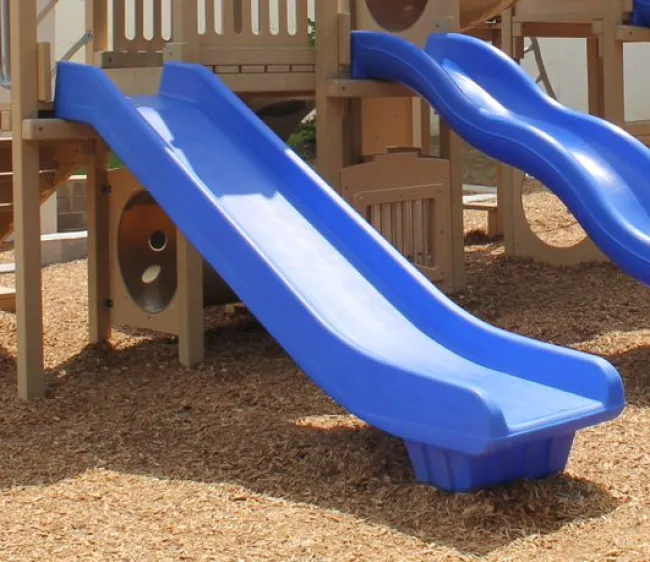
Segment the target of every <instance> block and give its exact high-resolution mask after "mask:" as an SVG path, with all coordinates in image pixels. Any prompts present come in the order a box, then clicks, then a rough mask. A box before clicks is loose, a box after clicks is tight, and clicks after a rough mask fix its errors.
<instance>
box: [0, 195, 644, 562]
mask: <svg viewBox="0 0 650 562" xmlns="http://www.w3.org/2000/svg"><path fill="white" fill-rule="evenodd" d="M539 193H542V195H544V196H545V197H546V199H545V200H546V203H543V202H542V201H541V200H539V201H537V202H534V201H533V204H532V205H531V213H532V218H533V219H534V220H537V219H539V221H540V224H541V223H544V221H543V220H542V218H541V217H539V216H537V215H535V213H536V212H537V211H535V209H537V210H538V211H539V210H540V209H542V208H544V209H545V212H546V213H547V214H549V216H548V218H547V219H546V221H547V222H546V223H545V224H553V225H564V226H568V227H569V228H567V229H564V231H570V230H571V229H572V228H573V227H571V217H567V216H566V213H565V211H563V209H562V206H561V205H560V204H558V203H557V202H556V201H554V200H553V199H552V197H550V196H548V194H544V193H543V192H542V190H539V189H536V188H531V194H532V195H535V196H537V195H536V194H539ZM540 197H541V195H540ZM563 213H564V214H563ZM536 217H537V218H536ZM467 218H468V229H472V228H481V221H483V220H484V217H482V216H481V215H480V214H476V215H474V214H471V215H470V214H468V217H467ZM566 236H568V235H566V234H564V235H559V238H563V239H564V238H566ZM572 236H576V232H573V234H572ZM467 267H468V277H469V285H468V287H467V289H466V290H465V291H463V292H462V293H460V294H458V295H455V296H454V299H455V300H457V302H459V303H460V304H461V305H462V306H464V307H465V308H466V309H467V310H469V311H470V312H472V313H473V314H476V315H477V316H479V317H481V318H483V319H485V320H487V321H488V322H490V323H492V324H496V325H498V326H501V327H503V328H505V329H507V330H511V331H514V332H517V333H520V334H525V335H528V336H532V337H535V338H539V339H542V340H545V341H551V342H554V343H557V344H560V345H564V346H570V347H574V348H577V349H581V350H583V351H588V352H591V353H596V354H599V355H602V356H604V357H606V358H607V359H609V360H610V361H612V362H613V363H614V364H615V365H616V366H617V368H618V369H619V370H620V372H621V374H622V375H623V377H624V379H625V384H626V390H627V397H628V401H629V406H628V408H627V410H626V411H625V413H624V414H623V415H622V416H621V417H620V418H619V419H618V420H616V421H614V422H612V423H609V424H606V425H601V426H598V427H596V428H593V429H589V430H586V431H583V432H581V433H580V434H579V437H578V439H577V442H576V444H575V447H574V449H573V453H572V455H571V459H570V465H569V467H568V470H567V472H566V473H565V474H562V475H558V476H555V477H552V478H549V479H547V480H544V481H541V482H520V483H516V484H512V485H508V486H503V487H498V488H496V489H493V490H490V491H483V492H479V493H474V494H466V495H450V494H447V493H443V492H440V491H438V490H435V489H433V488H430V487H426V486H421V485H418V484H416V483H415V482H414V481H413V476H412V472H411V469H410V466H409V463H408V460H407V457H406V454H405V452H404V449H403V447H402V444H401V443H400V442H399V441H397V440H396V439H393V438H392V437H390V436H387V435H384V434H382V433H380V432H378V431H375V430H373V429H371V428H369V427H367V426H366V425H365V424H364V423H362V422H360V421H359V420H357V419H355V418H353V417H351V416H349V415H347V414H346V413H345V412H344V411H342V410H341V409H340V408H338V407H337V406H336V405H335V404H333V403H332V402H331V401H330V400H329V399H328V398H327V397H326V396H325V395H324V394H323V393H321V392H320V391H319V390H318V388H316V387H315V386H314V385H313V384H311V383H310V382H309V380H308V379H307V378H306V377H305V376H304V375H303V374H302V373H301V372H300V371H299V370H298V369H297V368H296V366H295V364H294V363H293V362H292V361H291V360H290V359H289V358H288V357H287V356H286V355H285V354H284V352H283V351H282V349H281V348H280V347H279V346H278V345H277V344H276V343H275V342H274V341H273V340H272V339H271V338H270V337H269V336H268V335H267V334H266V333H265V332H264V330H263V329H262V328H261V327H260V326H259V325H258V324H257V323H256V322H255V321H254V320H253V319H252V318H250V317H248V316H246V315H245V314H244V315H240V316H236V317H230V316H226V315H224V314H223V313H221V312H219V311H217V310H211V311H207V313H206V324H207V326H208V332H207V359H206V361H205V363H204V364H203V365H202V366H200V367H199V368H196V369H193V370H188V369H184V368H182V367H180V366H179V365H178V363H177V361H176V348H175V343H174V340H173V338H170V337H166V336H153V335H138V334H130V333H122V332H117V333H115V334H114V337H113V339H112V340H111V344H110V346H100V347H96V348H92V347H88V346H87V345H86V280H85V275H86V264H85V262H83V261H80V262H75V263H71V264H65V265H56V266H52V267H48V268H46V269H45V270H44V280H45V287H46V291H45V300H44V302H45V342H46V362H47V368H48V375H47V382H48V393H47V398H45V399H42V400H35V401H31V402H27V403H25V402H20V401H19V400H17V399H16V398H15V363H14V357H15V336H14V317H13V315H11V314H0V443H1V444H2V446H1V447H0V553H1V554H0V559H1V560H3V561H7V562H10V561H20V562H22V561H27V560H30V561H31V560H57V561H75V560H129V561H130V560H137V561H149V560H151V561H154V560H155V561H161V560H165V561H167V560H169V561H172V560H174V561H177V560H196V561H207V560H224V561H226V560H227V561H230V560H232V561H237V560H282V561H285V560H300V561H303V560H304V561H336V562H342V561H348V560H364V561H365V560H382V561H383V560H395V561H423V560H424V561H429V560H431V561H438V560H441V561H470V560H485V561H494V562H496V561H500V562H507V561H517V562H525V561H535V562H546V561H562V562H565V561H582V560H585V561H586V560H594V561H595V560H598V561H601V560H605V561H606V560H617V561H647V560H649V559H650V345H649V343H650V294H649V292H648V290H647V289H646V288H644V287H641V286H640V285H638V284H637V283H635V282H634V281H633V280H631V279H630V278H628V277H626V276H625V275H623V274H621V273H620V272H618V271H617V270H616V269H615V268H614V267H612V266H611V265H609V264H589V265H584V266H580V267H575V268H552V267H549V266H544V265H540V264H536V263H532V262H530V261H527V260H515V259H509V258H506V257H504V255H503V248H502V246H501V245H499V244H498V243H485V244H476V245H472V246H469V247H468V252H467ZM0 283H2V284H12V283H13V279H12V276H11V275H5V276H0Z"/></svg>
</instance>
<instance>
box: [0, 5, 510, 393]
mask: <svg viewBox="0 0 650 562" xmlns="http://www.w3.org/2000/svg"><path fill="white" fill-rule="evenodd" d="M3 1H4V0H3ZM510 3H511V2H508V1H504V0H499V1H497V0H490V1H485V0H480V1H473V2H467V3H464V4H463V9H462V10H461V9H460V8H459V7H458V6H454V7H453V8H448V7H446V3H444V2H443V3H442V5H439V4H440V3H438V2H429V3H426V2H414V3H413V6H412V10H411V11H410V12H409V10H402V9H401V8H400V9H398V10H394V9H393V10H392V11H390V10H389V11H386V9H385V8H384V7H383V6H382V3H381V2H379V3H377V2H375V3H373V2H369V3H368V5H367V6H366V3H365V2H356V3H355V2H352V3H348V2H340V3H338V4H337V3H336V2H331V3H330V2H327V3H324V4H318V5H317V12H316V17H315V20H316V27H315V33H316V36H317V37H319V38H320V41H319V42H316V44H314V42H313V38H312V35H311V32H312V31H313V30H311V29H310V24H309V21H310V18H309V7H308V5H309V3H308V1H307V0H298V1H297V2H295V4H294V6H293V7H294V8H295V9H294V10H292V9H291V7H292V3H291V2H289V3H285V2H280V3H279V4H278V5H277V6H276V7H277V10H278V13H277V14H276V15H275V18H276V19H277V21H278V22H279V28H278V29H271V21H272V19H273V18H272V14H271V13H270V5H268V4H267V3H266V2H261V3H260V4H259V13H258V14H256V16H255V17H254V15H253V12H252V4H251V3H250V2H246V1H241V0H231V1H227V2H224V3H223V11H222V13H218V12H215V8H216V7H217V6H218V5H216V6H215V4H214V3H213V2H205V3H204V4H201V5H202V6H203V10H202V11H201V10H199V5H198V3H197V5H196V6H195V5H194V3H189V4H188V3H186V2H165V1H162V0H161V1H156V2H152V3H150V4H149V8H146V3H145V2H143V1H142V0H137V1H135V2H133V5H132V10H131V11H130V10H128V9H127V4H126V3H125V2H122V1H114V2H110V1H109V0H89V1H88V2H86V33H85V35H84V36H83V37H82V38H80V40H79V42H78V43H77V45H76V47H77V48H79V47H81V46H83V45H84V43H85V47H86V62H87V63H88V64H94V65H97V66H99V67H101V68H103V69H104V70H105V71H106V73H107V74H108V75H109V76H110V77H111V78H112V80H113V81H114V82H115V83H116V84H117V85H118V86H119V87H120V88H121V89H122V91H124V92H125V94H127V95H146V94H151V93H153V92H155V90H156V88H157V85H158V82H159V80H160V73H161V68H162V65H163V62H165V61H170V60H183V61H186V62H198V63H201V64H203V65H205V66H207V67H208V68H211V69H212V70H213V71H214V72H215V73H216V74H217V75H218V76H219V77H220V78H221V80H223V82H224V83H225V84H226V85H227V86H228V87H229V88H230V89H232V90H233V91H234V92H236V93H237V94H238V95H239V96H240V97H241V98H242V99H243V100H244V101H245V102H246V103H247V104H248V105H249V106H250V107H251V108H252V109H254V110H256V111H257V112H258V115H260V116H261V117H262V118H264V119H265V121H267V123H268V124H269V125H270V126H271V127H272V128H273V129H274V130H275V131H276V132H277V133H278V134H279V135H280V136H282V137H284V138H286V137H287V136H288V134H289V133H290V131H292V130H293V128H294V127H295V125H296V124H297V122H299V121H300V119H302V118H303V117H304V116H305V115H306V114H307V113H308V112H309V111H310V110H311V109H312V108H313V107H314V106H317V108H318V114H319V115H320V116H321V118H320V119H319V127H318V146H319V157H318V169H319V173H321V174H322V176H323V177H324V178H325V179H326V180H328V181H329V182H330V184H331V185H332V186H334V187H336V188H338V189H339V190H340V192H341V193H342V194H343V195H344V197H346V198H347V199H348V200H349V201H350V202H351V203H352V204H353V206H354V207H355V208H356V209H357V210H358V211H359V212H360V213H361V214H362V215H364V216H366V217H367V219H368V220H369V221H370V222H371V223H372V224H373V225H374V226H375V227H376V228H377V229H378V230H380V231H381V232H382V233H383V234H384V235H385V236H386V237H387V238H388V239H389V240H390V241H391V242H392V243H393V244H394V245H395V246H396V247H398V248H399V249H400V251H401V252H402V253H403V254H404V255H405V256H407V257H408V258H409V259H410V260H411V261H412V262H413V263H415V264H416V265H417V266H418V268H419V269H420V270H421V271H422V272H423V273H424V274H425V275H427V277H428V278H429V279H430V280H431V281H433V282H435V283H437V284H438V286H439V287H441V288H442V289H443V290H454V289H458V288H461V287H462V286H463V265H462V260H463V239H462V194H461V188H460V186H461V170H460V159H459V157H458V154H459V148H460V144H459V141H458V139H457V138H456V137H455V136H454V135H453V134H451V132H450V131H448V130H445V131H443V133H442V139H443V142H442V151H441V154H440V157H439V158H433V157H431V155H430V154H429V153H428V152H429V111H428V105H427V104H426V103H424V102H422V101H421V100H420V99H419V98H414V97H413V96H412V94H410V93H409V92H408V90H406V89H405V88H403V87H401V86H398V85H392V84H381V83H374V82H366V83H362V82H360V81H351V80H349V79H348V78H347V76H348V75H349V62H350V61H349V57H350V52H349V33H350V31H351V30H352V29H355V28H367V29H380V28H381V25H379V24H378V23H376V21H375V18H377V19H378V20H379V21H382V22H384V23H386V24H387V25H388V27H391V26H393V25H398V27H399V26H401V27H402V28H403V29H408V28H410V27H411V24H412V23H413V22H414V21H416V20H418V21H419V22H420V23H419V24H418V25H417V26H416V28H415V29H409V30H408V33H407V36H409V37H411V38H413V39H414V40H416V41H417V42H419V43H423V41H424V39H425V38H426V36H427V34H428V33H429V31H430V29H429V28H430V27H431V25H433V26H434V27H437V28H438V29H440V30H441V31H442V30H453V29H461V28H463V29H471V28H475V29H476V33H480V34H481V35H482V36H484V37H486V38H490V39H491V40H492V39H494V38H495V37H498V34H497V33H496V31H495V30H496V29H497V28H496V27H495V26H494V25H486V26H481V27H480V28H476V24H477V22H479V21H482V20H483V19H485V18H486V17H493V16H495V15H497V14H498V13H499V12H500V11H501V10H502V9H503V8H504V7H505V6H506V5H508V4H510ZM5 4H6V5H7V7H8V6H9V4H10V3H9V2H8V0H7V2H5ZM32 4H33V2H27V3H24V4H21V3H19V5H16V6H14V5H13V4H11V9H8V8H7V9H6V11H5V16H6V12H7V11H8V12H9V14H10V17H11V29H12V33H11V49H5V51H4V52H5V53H7V52H9V51H11V63H12V64H11V65H9V61H8V60H5V71H6V72H7V74H8V71H7V69H8V68H12V69H13V70H12V73H11V82H12V91H13V96H14V98H13V106H12V113H11V114H7V112H4V113H3V123H4V128H5V129H7V128H8V125H11V124H12V123H13V125H14V126H13V127H12V134H13V142H12V139H11V137H10V136H9V135H8V134H5V138H4V146H5V148H6V150H5V151H4V152H3V154H5V155H6V158H5V160H6V161H7V162H6V163H7V166H5V167H4V168H3V169H4V170H5V171H8V170H9V169H10V167H9V154H11V150H10V148H9V147H10V146H11V145H12V144H13V146H14V147H22V149H18V150H16V149H15V148H14V153H15V155H16V156H15V157H14V158H15V160H14V161H13V166H14V170H15V173H14V175H13V182H8V183H7V185H6V189H5V190H4V191H6V192H7V193H5V196H4V199H3V202H6V203H7V204H8V205H9V204H10V203H12V197H13V217H15V219H14V222H15V236H16V243H15V247H16V262H17V280H16V292H17V302H18V304H17V308H18V312H17V313H18V325H19V348H20V349H21V350H22V349H27V347H29V350H30V351H29V357H27V354H26V353H24V352H20V353H19V360H18V381H19V385H18V387H19V394H20V395H21V396H32V395H39V394H41V393H42V392H43V383H42V372H43V370H42V359H41V357H42V353H39V351H38V349H37V347H38V346H37V345H36V343H35V342H39V341H41V340H42V337H41V336H40V335H39V334H40V333H41V332H42V325H41V321H40V316H41V313H40V307H41V304H40V302H41V297H40V273H39V272H38V271H37V267H36V263H37V260H38V248H37V247H38V240H37V237H36V232H37V230H38V229H36V228H35V227H34V225H36V224H38V221H37V220H36V218H35V214H34V207H35V205H36V204H37V201H36V200H35V199H33V197H34V193H33V192H31V191H29V193H24V191H25V190H24V189H23V188H22V187H21V185H31V182H32V180H33V179H34V177H35V176H34V174H35V171H34V169H33V168H35V167H38V168H39V172H38V177H39V182H40V184H39V185H40V186H41V188H40V191H39V196H38V203H39V204H40V203H42V201H44V200H45V199H47V197H49V195H50V194H51V193H53V192H54V191H55V190H56V188H57V187H58V185H60V184H61V182H63V181H65V180H66V179H67V177H68V176H69V175H71V174H72V173H73V172H74V171H75V170H77V169H79V167H81V166H82V165H84V164H85V165H87V167H88V178H87V197H88V248H89V298H90V303H89V305H90V319H91V321H90V324H91V327H90V333H91V341H92V342H98V341H101V340H103V339H106V338H107V337H108V336H109V334H110V329H111V326H131V327H137V328H145V329H152V330H157V331H162V332H168V333H171V334H176V335H178V338H179V355H180V359H181V361H182V362H183V363H184V364H186V365H194V364H196V363H198V362H199V361H200V360H201V359H202V357H203V338H202V329H203V327H202V315H203V313H202V309H203V306H204V305H208V304H226V303H232V302H236V301H237V297H236V296H235V295H234V294H233V292H232V291H231V290H230V289H229V288H228V287H227V285H226V284H225V283H223V282H220V280H219V277H218V276H217V275H216V274H215V273H214V271H212V270H211V268H210V267H209V266H208V265H206V264H205V263H204V262H203V260H202V259H201V258H200V257H199V256H198V255H197V254H196V252H194V250H193V249H192V247H191V246H190V245H188V244H187V243H186V242H185V240H184V239H183V237H182V235H180V233H179V232H177V230H176V228H175V226H174V225H173V224H172V223H171V221H169V219H168V218H167V217H166V215H165V213H164V212H162V211H161V210H160V209H159V207H158V206H157V205H156V204H155V202H154V201H153V200H152V199H151V197H149V196H147V195H146V194H145V193H144V192H143V191H142V188H141V187H139V185H138V183H137V182H136V181H135V180H134V179H133V177H132V176H131V174H130V173H129V172H128V170H124V169H120V170H111V171H108V172H107V171H106V170H105V167H106V161H107V148H106V147H105V146H104V145H103V143H102V141H101V140H100V139H98V138H97V137H96V136H95V134H94V133H93V132H92V131H91V130H89V129H87V128H86V127H83V126H80V125H74V124H69V123H64V122H62V121H60V120H57V119H52V118H51V115H50V114H49V111H50V108H51V107H52V100H53V89H52V84H53V82H52V81H53V76H52V68H51V66H50V63H49V61H50V59H51V47H50V45H49V44H47V43H37V40H36V29H37V21H40V20H42V19H43V18H44V17H46V15H47V14H46V13H45V12H42V13H40V14H38V13H37V12H36V8H35V6H32ZM452 4H453V3H452ZM53 5H54V4H52V3H48V4H47V6H46V7H45V11H51V9H52V7H53ZM443 5H444V6H443ZM147 9H149V10H150V11H149V13H147ZM422 12H423V13H422ZM109 13H110V15H111V17H110V18H109ZM420 16H422V17H420ZM4 21H7V20H6V17H5V20H4ZM165 22H167V23H165ZM206 22H215V25H214V26H211V25H208V24H207V23H206ZM391 22H393V23H391ZM394 22H399V23H398V24H395V23H394ZM16 29H18V30H19V31H18V32H15V31H14V30H16ZM4 38H5V40H6V41H8V40H9V34H8V33H5V35H4ZM323 45H327V47H326V48H323V47H322V46H323ZM331 45H336V46H337V47H338V48H332V47H331ZM319 46H320V48H319ZM29 68H31V69H34V68H36V69H37V72H36V73H33V72H32V73H30V72H29V71H26V69H29ZM21 123H22V125H21ZM342 139H344V142H341V140H342ZM35 160H38V161H39V164H38V166H36V164H35ZM395 163H398V167H395ZM402 164H403V165H402ZM388 169H393V171H394V172H395V171H397V170H399V174H397V175H396V174H395V173H393V174H392V176H391V174H390V173H388V174H386V173H385V171H386V170H388ZM378 177H381V182H383V183H377V179H378ZM12 183H13V193H12V191H11V186H12ZM8 209H9V211H11V209H12V207H11V206H8ZM8 216H9V217H11V216H12V215H11V213H9V215H8ZM5 222H6V224H5V223H2V225H0V226H2V231H1V233H0V234H2V235H5V236H6V234H8V233H10V232H11V229H12V227H13V223H12V222H10V220H9V219H7V220H6V221H5ZM25 225H30V226H29V227H28V228H25ZM434 225H435V227H434ZM145 230H146V231H147V232H145ZM136 240H139V241H140V243H137V242H136ZM143 260H144V261H147V260H149V261H151V262H152V266H151V268H149V269H148V270H147V271H146V273H145V274H143V272H142V271H139V269H138V268H139V266H140V264H141V263H142V262H143ZM197 279H205V283H203V284H202V285H201V284H199V283H197V282H196V280H197ZM199 285H201V286H199ZM28 342H29V343H28Z"/></svg>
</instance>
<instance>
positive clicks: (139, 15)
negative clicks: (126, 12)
mask: <svg viewBox="0 0 650 562" xmlns="http://www.w3.org/2000/svg"><path fill="white" fill-rule="evenodd" d="M134 12H135V13H134V17H135V25H134V28H135V32H134V35H133V46H134V47H136V48H137V49H138V50H144V48H145V46H146V39H145V36H144V0H135V10H134Z"/></svg>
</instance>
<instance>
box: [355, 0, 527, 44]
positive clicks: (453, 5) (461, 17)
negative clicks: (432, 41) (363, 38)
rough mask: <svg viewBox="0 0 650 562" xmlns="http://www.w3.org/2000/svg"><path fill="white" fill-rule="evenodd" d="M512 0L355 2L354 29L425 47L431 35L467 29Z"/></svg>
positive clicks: (370, 0) (497, 11) (498, 12)
mask: <svg viewBox="0 0 650 562" xmlns="http://www.w3.org/2000/svg"><path fill="white" fill-rule="evenodd" d="M514 1H515V0H462V1H461V2H460V4H458V3H457V2H455V1H454V0H408V1H406V2H386V1H385V0H355V19H356V24H355V27H356V29H368V30H371V31H387V32H390V33H394V34H395V35H398V36H400V37H402V38H404V39H406V40H408V41H411V42H413V43H415V44H417V45H420V46H424V43H425V42H426V39H427V37H428V36H429V35H430V34H431V33H436V32H444V31H454V30H455V29H457V28H460V29H461V30H468V29H471V28H473V27H475V26H476V25H478V24H481V23H483V22H485V21H487V20H489V19H491V18H493V17H495V16H498V15H499V14H500V13H501V12H502V11H503V10H505V9H507V8H509V7H510V6H512V4H513V3H514Z"/></svg>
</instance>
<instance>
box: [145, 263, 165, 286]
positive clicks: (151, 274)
mask: <svg viewBox="0 0 650 562" xmlns="http://www.w3.org/2000/svg"><path fill="white" fill-rule="evenodd" d="M161 271H162V267H160V266H159V265H150V266H149V267H148V268H147V269H145V270H144V273H143V274H142V282H143V283H145V284H146V285H148V284H149V283H153V282H154V281H155V280H156V279H158V277H160V272H161Z"/></svg>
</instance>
